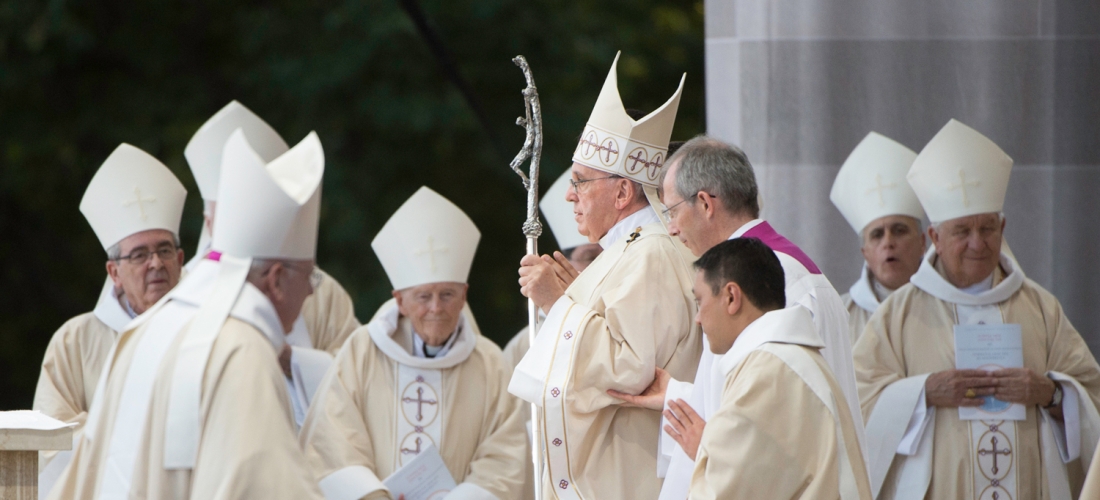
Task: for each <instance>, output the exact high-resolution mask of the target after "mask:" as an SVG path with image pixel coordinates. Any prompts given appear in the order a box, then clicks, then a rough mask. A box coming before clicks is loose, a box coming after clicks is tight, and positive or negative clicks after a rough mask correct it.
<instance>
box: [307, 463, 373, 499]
mask: <svg viewBox="0 0 1100 500" xmlns="http://www.w3.org/2000/svg"><path fill="white" fill-rule="evenodd" d="M320 486H321V491H322V492H323V493H324V494H325V499H326V500H358V499H360V498H363V497H365V496H367V495H368V494H370V493H374V492H375V491H378V490H385V489H386V487H385V486H383V485H382V481H379V480H378V476H376V475H374V472H372V471H371V470H370V469H368V468H366V467H363V466H362V465H352V466H349V467H344V468H343V469H340V470H338V471H336V472H333V473H332V474H329V475H327V476H325V478H324V479H321V481H320Z"/></svg>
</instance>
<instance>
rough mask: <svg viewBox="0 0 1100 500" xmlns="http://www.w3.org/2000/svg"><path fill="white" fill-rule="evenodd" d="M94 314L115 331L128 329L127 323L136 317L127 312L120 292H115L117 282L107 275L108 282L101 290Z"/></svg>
mask: <svg viewBox="0 0 1100 500" xmlns="http://www.w3.org/2000/svg"><path fill="white" fill-rule="evenodd" d="M92 314H94V315H95V317H96V319H98V320H100V321H102V322H103V324H104V325H107V327H108V328H110V329H111V330H114V332H115V333H119V332H124V331H126V325H128V324H130V320H132V319H134V317H133V316H130V315H129V314H127V313H126V310H125V309H123V308H122V304H121V303H119V301H118V294H116V293H115V284H114V282H112V281H111V277H110V276H108V277H107V282H106V283H104V284H103V289H102V290H100V292H99V300H97V301H96V304H95V309H93V310H92Z"/></svg>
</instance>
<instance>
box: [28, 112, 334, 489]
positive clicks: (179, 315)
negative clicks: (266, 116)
mask: <svg viewBox="0 0 1100 500" xmlns="http://www.w3.org/2000/svg"><path fill="white" fill-rule="evenodd" d="M222 161H223V162H224V165H223V168H222V173H221V178H220V184H221V192H222V194H223V196H222V204H221V208H220V213H221V215H220V220H219V224H218V226H217V227H216V228H215V229H214V235H213V240H212V244H213V248H215V249H217V250H218V252H217V253H216V254H215V253H211V255H208V256H207V257H206V258H204V259H203V261H202V262H200V263H199V264H198V265H197V266H196V267H195V270H194V271H193V272H192V273H191V275H190V276H189V277H188V278H187V279H185V280H184V281H183V282H181V283H180V285H179V286H177V287H176V288H175V289H174V290H172V292H171V293H170V294H169V295H168V296H166V298H165V299H164V300H162V301H161V302H159V303H158V304H157V305H156V306H155V307H154V308H153V309H151V310H150V311H149V312H148V313H147V314H145V315H143V316H142V317H141V318H140V320H139V321H138V322H135V323H134V324H132V325H131V327H130V330H128V331H127V332H125V333H123V334H121V335H120V336H119V340H118V343H117V346H116V348H115V352H114V356H113V357H112V358H111V359H110V360H109V361H108V363H107V365H106V366H108V367H110V369H109V371H108V372H107V374H106V375H105V376H104V377H102V378H101V382H100V384H101V389H100V390H99V393H100V397H99V398H97V400H96V404H95V406H94V407H93V409H92V412H91V415H90V417H89V422H88V427H87V430H86V432H85V433H84V436H83V438H82V440H81V442H80V444H79V445H78V447H77V449H76V452H75V455H74V459H73V463H72V465H71V466H70V467H69V468H68V469H67V470H66V472H65V473H64V474H63V475H62V478H61V480H60V481H59V483H58V484H57V486H56V487H55V488H54V489H53V490H52V491H51V492H50V497H49V498H56V499H62V498H64V499H74V498H76V499H92V498H150V499H184V498H196V499H197V498H203V499H205V498H211V499H214V498H217V499H232V498H285V499H292V498H293V499H298V498H302V499H308V498H320V496H321V493H320V490H319V489H318V486H317V482H316V480H315V479H314V478H313V476H312V475H310V474H309V472H308V469H307V468H306V466H305V459H304V457H303V456H302V453H301V449H300V448H299V447H298V442H297V438H296V435H295V428H294V423H293V420H292V416H291V408H290V402H289V400H288V396H287V390H286V384H285V377H284V376H283V374H282V371H281V370H280V368H279V364H278V361H277V356H278V353H279V352H280V351H281V349H282V348H283V346H284V345H285V342H286V334H287V333H288V332H289V331H290V330H291V327H292V325H293V323H294V320H295V318H297V317H298V315H299V313H300V310H301V306H302V303H303V302H304V301H305V299H306V297H307V296H308V295H309V294H310V293H311V292H312V288H311V281H310V275H311V273H312V271H313V259H314V252H315V248H316V241H317V223H318V216H319V214H320V196H321V193H320V184H321V178H322V175H323V172H324V153H323V151H322V149H321V143H320V141H319V139H318V138H317V136H316V134H312V133H311V134H310V135H308V136H307V137H306V138H305V139H303V140H302V142H301V143H299V144H298V145H297V146H295V147H294V148H292V149H290V150H289V151H287V152H286V153H284V154H282V155H280V156H279V157H277V158H276V159H274V160H273V161H271V162H270V163H265V161H264V160H263V158H262V157H261V156H260V155H259V154H257V153H256V152H255V151H254V150H253V149H252V147H251V146H250V145H249V141H248V140H247V139H246V138H245V135H244V133H243V132H242V131H240V130H238V131H237V132H235V133H234V134H233V135H232V136H230V138H229V140H228V141H227V142H226V144H225V152H224V154H223V157H222Z"/></svg>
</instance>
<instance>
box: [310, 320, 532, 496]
mask: <svg viewBox="0 0 1100 500" xmlns="http://www.w3.org/2000/svg"><path fill="white" fill-rule="evenodd" d="M472 318H473V316H472V314H471V313H470V311H469V308H468V307H467V308H466V309H465V310H464V314H463V316H462V319H460V320H459V323H458V328H457V331H456V332H455V333H454V334H453V335H452V336H451V338H450V339H449V340H448V341H447V343H446V344H444V346H445V347H444V351H441V352H440V353H439V354H438V355H437V356H436V357H435V358H427V357H418V356H416V355H414V354H412V352H414V346H415V345H416V338H415V337H414V336H415V335H416V334H415V333H414V332H413V330H412V328H411V323H410V322H409V320H408V319H407V318H404V317H400V316H399V313H398V309H397V304H396V302H395V301H393V300H390V301H389V302H387V303H386V304H384V305H383V306H382V308H381V309H380V310H379V311H378V313H377V314H376V315H375V317H374V318H373V319H372V320H371V322H370V323H368V324H367V325H366V326H363V327H361V328H359V329H357V330H356V331H355V332H354V333H353V334H352V336H351V337H350V338H349V339H348V342H347V346H346V348H345V349H343V350H341V351H340V352H339V354H337V356H336V363H335V366H334V367H333V368H332V369H331V370H330V371H329V373H328V375H327V376H326V378H325V380H324V381H323V382H322V383H321V387H320V388H319V389H318V391H317V398H316V399H315V400H314V403H313V405H312V406H311V408H310V411H309V415H308V416H307V417H306V421H305V424H304V425H303V426H302V430H301V433H300V440H301V444H302V447H303V448H304V449H305V452H306V458H307V460H308V462H309V465H310V466H311V468H312V469H313V472H314V474H315V475H316V476H317V477H318V478H319V479H320V481H321V489H322V490H323V491H324V493H325V497H326V498H328V499H330V500H335V499H341V500H357V499H359V498H371V499H374V498H391V495H390V492H389V491H388V490H387V489H385V487H384V486H383V484H382V480H384V479H385V478H386V477H388V476H389V475H390V474H392V473H393V472H394V471H396V470H397V469H399V468H401V466H402V465H404V464H405V463H407V462H408V461H409V460H412V459H413V458H414V457H416V456H417V455H418V454H419V453H420V452H421V451H423V450H425V449H427V448H428V447H429V446H432V445H434V446H435V447H436V448H437V449H438V450H439V454H440V456H441V457H442V458H443V462H444V463H445V464H446V465H447V469H448V470H449V471H450V473H451V476H452V477H453V478H454V480H455V482H456V483H458V486H457V487H456V488H455V489H454V490H452V491H451V493H450V497H457V498H470V499H486V500H490V499H499V500H511V499H514V498H517V497H518V496H519V494H520V486H521V485H522V484H523V471H524V465H523V464H524V462H526V461H527V460H529V457H528V456H527V452H526V450H527V444H526V435H525V433H524V425H523V420H522V416H521V413H520V401H519V400H517V399H515V398H513V397H512V396H511V395H509V394H508V393H507V391H506V390H505V389H506V387H507V381H508V374H509V373H510V372H511V367H510V366H508V365H506V364H505V363H504V360H503V358H502V357H501V353H500V348H499V347H497V346H496V344H494V343H493V342H492V341H490V340H488V339H486V338H485V337H482V336H481V333H480V332H479V331H478V328H477V325H476V323H474V321H473V320H472Z"/></svg>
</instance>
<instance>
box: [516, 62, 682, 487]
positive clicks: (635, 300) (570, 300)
mask: <svg viewBox="0 0 1100 500" xmlns="http://www.w3.org/2000/svg"><path fill="white" fill-rule="evenodd" d="M617 63H618V56H616V58H615V63H613V64H612V66H611V71H610V73H609V74H608V76H607V80H606V81H605V82H604V86H603V89H602V90H601V92H600V95H599V98H598V99H597V100H596V105H595V109H594V110H593V111H592V115H591V117H590V118H589V120H588V124H587V126H586V127H585V129H584V132H583V133H582V134H581V138H580V142H579V143H578V144H577V149H576V151H575V152H574V154H573V167H572V179H571V184H572V187H571V188H570V189H569V190H567V191H566V200H568V201H571V202H573V212H574V213H575V214H576V216H575V217H576V220H577V222H578V228H579V231H580V232H581V234H584V235H585V236H587V237H588V241H590V242H593V243H595V242H599V244H600V246H601V247H603V253H601V254H600V256H599V257H597V258H596V260H594V261H593V262H592V264H591V265H590V266H588V268H587V269H585V270H584V272H582V273H580V274H579V275H578V276H576V278H575V279H573V278H572V277H571V275H570V274H563V273H562V271H561V269H560V268H562V265H561V263H560V262H558V261H556V260H555V259H553V258H551V257H549V256H542V257H539V256H527V257H524V259H523V260H522V261H521V265H522V267H521V268H520V276H521V277H520V285H521V287H522V288H521V291H522V293H523V294H524V295H526V296H528V297H530V298H531V299H532V300H534V302H535V304H536V305H537V306H538V307H539V308H540V309H542V310H543V311H544V312H546V320H545V321H544V322H543V324H542V326H541V327H540V329H539V334H538V336H537V337H536V339H535V344H533V345H532V346H531V350H530V351H528V352H527V355H526V356H524V358H523V360H522V361H521V362H520V363H519V366H518V367H517V368H516V371H515V373H514V375H513V376H512V381H511V384H510V386H509V391H511V392H512V393H513V394H515V395H516V396H519V397H520V398H522V399H524V400H526V401H528V402H531V403H534V404H536V405H537V406H538V407H540V408H541V411H540V414H541V415H540V421H541V429H540V432H541V433H542V436H543V438H544V439H543V443H542V448H543V449H544V451H543V457H544V463H545V464H546V470H545V471H543V472H542V477H543V479H542V484H543V485H544V486H543V491H546V492H547V495H553V496H554V497H556V498H632V499H645V498H656V497H657V493H658V491H659V490H660V488H661V481H660V479H659V478H658V477H657V472H658V463H657V452H658V448H657V447H658V433H659V432H660V431H659V422H660V420H661V413H660V412H659V411H655V410H651V409H647V408H636V407H627V406H624V405H622V404H620V403H621V400H619V399H616V398H613V397H611V396H610V395H609V394H608V393H607V391H608V390H617V391H622V392H628V393H631V394H633V393H637V392H639V391H641V390H642V389H644V388H646V387H647V386H648V385H649V384H650V383H651V382H652V381H653V379H654V374H655V373H656V369H657V368H661V369H663V370H666V371H668V372H670V373H672V374H673V375H674V376H675V377H679V378H687V377H690V376H691V375H692V374H693V373H694V372H695V368H696V366H697V364H698V362H699V353H700V352H701V349H702V334H701V332H700V331H699V329H698V327H697V326H696V325H695V324H694V323H693V321H692V319H693V316H694V315H695V303H694V300H693V298H692V295H691V287H692V281H693V279H692V272H691V269H690V267H689V266H690V264H689V263H690V261H691V260H694V259H693V258H691V257H690V255H689V253H688V251H687V249H686V248H683V246H682V245H680V244H679V243H678V242H677V241H675V240H674V239H673V238H671V237H670V236H669V235H668V232H667V231H666V230H665V228H664V225H663V224H662V222H661V220H660V218H659V217H658V215H657V212H656V211H655V209H654V205H657V206H659V202H658V201H657V195H656V187H657V179H658V178H659V175H660V173H661V169H662V168H663V167H664V160H665V157H666V154H667V148H668V142H669V137H670V136H671V134H672V126H673V124H674V122H675V118H676V110H677V108H678V106H679V103H680V93H681V91H682V90H683V80H682V79H681V81H680V88H678V89H677V90H676V93H675V94H674V95H673V96H672V98H671V99H669V100H668V101H667V102H666V103H665V104H664V105H662V106H661V107H660V108H658V109H657V110H655V111H653V112H652V113H650V114H649V115H647V116H645V117H642V118H641V119H639V120H634V119H632V118H630V116H629V115H628V114H627V112H626V110H625V108H624V107H623V104H622V101H621V100H620V98H619V91H618V83H617V82H618V80H617V76H616V66H617ZM570 281H571V283H570ZM550 492H553V493H550Z"/></svg>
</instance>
